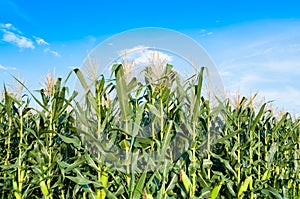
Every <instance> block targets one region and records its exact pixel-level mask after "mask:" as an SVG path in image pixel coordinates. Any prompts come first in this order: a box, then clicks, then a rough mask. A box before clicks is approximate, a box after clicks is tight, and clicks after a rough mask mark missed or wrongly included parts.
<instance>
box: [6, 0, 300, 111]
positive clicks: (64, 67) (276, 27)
mask: <svg viewBox="0 0 300 199" xmlns="http://www.w3.org/2000/svg"><path fill="white" fill-rule="evenodd" d="M299 9H300V2H299V3H298V2H297V1H257V0H254V1H247V2H245V1H243V2H242V1H200V0H199V1H179V0H174V1H158V0H153V1H117V0H112V1H86V2H83V1H69V0H65V1H57V0H52V1H38V0H32V1H25V0H18V1H17V0H0V81H1V83H2V82H10V81H12V78H11V76H10V75H9V74H15V75H17V74H20V76H21V77H22V78H23V79H24V80H26V84H27V85H28V86H29V87H30V88H31V89H37V88H39V87H40V86H39V82H40V81H42V80H43V79H44V78H43V77H45V75H46V73H47V72H48V70H51V71H53V69H54V68H55V69H56V74H57V76H66V74H67V73H68V72H69V71H70V70H71V67H76V66H77V67H79V66H80V65H81V63H82V61H83V59H84V58H85V57H86V55H87V52H89V51H91V50H92V49H93V48H95V47H96V46H97V45H98V44H99V43H100V42H102V41H103V40H104V39H106V38H108V37H110V36H112V35H114V34H116V33H119V32H122V31H126V30H129V29H132V28H141V27H163V28H170V29H174V30H177V31H180V32H182V33H185V34H187V35H188V36H190V37H191V38H193V39H195V40H196V41H197V42H199V44H200V45H202V46H203V47H204V48H205V49H206V51H207V52H208V54H209V55H210V56H211V58H212V59H213V60H214V62H215V64H216V66H217V69H218V71H219V72H220V74H221V77H222V79H223V83H224V86H225V89H226V90H227V91H230V92H232V93H235V92H236V91H237V89H240V91H241V93H242V94H245V95H248V94H249V93H250V91H252V92H253V93H254V92H259V94H260V96H265V97H266V99H267V100H275V102H274V103H275V106H279V107H284V108H285V109H286V110H288V111H291V112H293V113H300V101H299V99H300V81H299V77H300V12H299Z"/></svg>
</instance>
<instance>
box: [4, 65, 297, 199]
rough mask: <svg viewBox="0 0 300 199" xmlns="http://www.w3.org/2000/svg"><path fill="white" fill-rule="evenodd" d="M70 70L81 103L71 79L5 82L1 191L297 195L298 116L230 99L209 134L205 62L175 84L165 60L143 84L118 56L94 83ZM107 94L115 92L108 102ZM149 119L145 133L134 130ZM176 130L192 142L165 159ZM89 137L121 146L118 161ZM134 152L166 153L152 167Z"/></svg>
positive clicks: (97, 195) (96, 198) (98, 196)
mask: <svg viewBox="0 0 300 199" xmlns="http://www.w3.org/2000/svg"><path fill="white" fill-rule="evenodd" d="M148 72H149V73H151V71H150V70H149V71H148ZM70 75H76V76H77V78H78V80H79V81H80V83H81V85H82V87H83V88H85V89H86V98H85V106H84V108H82V107H81V106H80V104H79V103H74V100H75V99H76V96H77V92H76V91H71V90H70V89H69V88H68V87H67V86H66V82H67V81H68V78H66V80H65V81H63V80H62V79H61V78H58V79H56V80H55V82H54V83H53V84H52V85H50V88H49V89H41V90H38V91H37V93H31V92H30V91H29V90H28V89H27V90H25V91H23V92H22V93H19V94H16V93H13V92H10V91H9V90H8V89H7V88H6V87H5V86H4V88H3V90H4V92H3V97H2V98H1V101H0V150H1V151H0V197H1V198H2V199H8V198H17V199H21V198H45V199H53V198H63V199H64V198H93V199H104V198H124V199H125V198H126V199H128V198H129V199H139V198H142V199H153V198H157V199H162V198H211V199H215V198H226V199H230V198H300V168H299V166H300V165H299V164H300V120H299V119H297V118H296V119H293V118H292V116H291V115H290V114H289V113H285V114H283V115H282V116H281V117H280V118H278V117H275V116H274V113H273V112H272V111H270V110H268V106H267V104H266V103H265V104H263V105H262V106H261V107H260V108H259V109H255V108H254V107H253V106H252V103H253V102H252V99H246V98H245V97H244V98H241V99H240V100H239V101H238V103H237V105H236V106H233V105H232V104H231V102H230V100H229V99H227V100H226V101H225V102H224V105H223V108H222V110H221V114H222V118H223V119H222V125H218V132H219V133H218V134H217V135H216V136H213V135H212V128H211V126H212V123H214V122H215V121H214V115H215V113H214V112H213V109H211V106H210V101H209V100H208V99H206V98H205V97H204V96H203V95H202V94H201V92H202V91H201V89H202V81H203V70H201V71H200V72H199V74H197V75H196V80H197V81H196V82H195V83H193V84H191V83H187V84H186V85H184V86H180V85H178V86H177V88H176V89H173V87H172V85H174V82H176V81H177V80H178V79H177V74H176V73H174V71H173V69H172V66H171V65H167V66H166V67H165V71H164V73H163V75H164V77H166V78H164V79H161V80H160V81H158V82H156V83H153V82H151V79H150V76H151V75H150V76H149V77H148V79H146V80H147V81H146V84H144V85H141V84H139V83H137V82H136V80H135V79H134V78H133V79H132V80H131V81H127V80H126V78H124V67H123V65H121V64H116V65H114V66H113V69H112V77H111V78H110V79H105V78H104V77H103V76H100V77H99V78H98V80H97V81H96V82H95V85H94V86H93V87H92V88H93V89H89V87H88V85H87V84H88V83H87V81H86V80H85V78H84V76H83V74H82V71H81V70H79V69H75V70H74V71H72V72H71V73H70ZM68 77H69V76H68ZM17 81H18V84H20V85H21V86H25V85H23V83H22V82H21V81H19V80H17ZM24 89H26V87H24ZM112 92H115V93H117V97H116V98H115V99H112V100H110V98H109V96H110V95H111V93H112ZM33 102H34V103H35V104H37V107H33V106H32V105H31V104H32V103H33ZM116 107H117V110H116ZM118 110H119V112H118V113H117V114H116V111H118ZM116 116H118V117H119V118H117V117H116ZM121 121H122V122H121ZM149 121H151V123H149ZM147 125H148V126H149V125H150V127H151V126H152V127H153V128H149V129H150V130H149V131H150V132H152V136H149V137H136V135H138V134H139V133H141V132H140V130H139V129H141V127H143V128H144V129H145V128H146V126H147ZM182 129H185V130H184V132H183V131H182ZM181 131H182V132H183V133H185V134H188V135H189V137H190V138H191V141H190V142H191V143H190V145H189V148H188V149H187V150H185V151H184V152H183V153H182V154H181V155H180V156H179V157H176V158H172V157H170V154H171V153H172V152H171V151H170V150H169V149H168V146H170V145H171V142H172V139H173V138H174V136H175V135H176V133H182V132H181ZM88 138H90V139H88ZM91 140H96V141H97V140H104V141H105V143H107V146H113V145H117V146H119V147H120V148H121V149H122V150H123V151H124V154H125V157H124V159H125V160H126V161H125V162H126V164H125V165H124V167H121V168H116V166H113V165H112V164H111V162H117V161H118V156H117V155H118V154H112V156H113V157H112V160H113V161H111V162H107V161H105V159H104V158H103V156H104V153H106V152H105V150H103V151H102V150H101V149H98V148H97V146H92V145H93V143H92V142H91ZM182 145H184V144H183V143H182V142H178V143H176V146H177V147H178V148H180V147H183V146H182ZM132 151H139V152H140V153H141V154H149V153H151V152H153V151H158V152H161V153H163V152H164V154H166V156H168V157H169V158H168V161H165V162H164V161H162V162H160V164H157V165H156V167H153V168H152V169H151V170H147V169H139V168H138V166H136V165H135V164H133V162H132V161H133V160H132V159H130V157H129V154H130V152H132Z"/></svg>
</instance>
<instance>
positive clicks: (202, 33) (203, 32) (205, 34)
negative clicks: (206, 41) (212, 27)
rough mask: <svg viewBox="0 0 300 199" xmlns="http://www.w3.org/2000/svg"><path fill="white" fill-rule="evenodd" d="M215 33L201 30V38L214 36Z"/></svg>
mask: <svg viewBox="0 0 300 199" xmlns="http://www.w3.org/2000/svg"><path fill="white" fill-rule="evenodd" d="M212 34H213V32H212V31H208V30H206V29H201V30H200V37H206V36H209V35H212Z"/></svg>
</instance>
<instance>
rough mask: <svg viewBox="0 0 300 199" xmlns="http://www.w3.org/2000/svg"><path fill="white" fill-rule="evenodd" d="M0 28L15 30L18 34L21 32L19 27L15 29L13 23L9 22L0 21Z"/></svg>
mask: <svg viewBox="0 0 300 199" xmlns="http://www.w3.org/2000/svg"><path fill="white" fill-rule="evenodd" d="M0 29H6V30H11V31H14V32H17V33H19V34H22V32H21V31H20V30H19V29H17V28H16V27H15V26H14V25H12V24H11V23H0Z"/></svg>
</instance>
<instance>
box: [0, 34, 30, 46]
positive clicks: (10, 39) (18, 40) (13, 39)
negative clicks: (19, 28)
mask: <svg viewBox="0 0 300 199" xmlns="http://www.w3.org/2000/svg"><path fill="white" fill-rule="evenodd" d="M3 32H4V35H3V38H2V41H5V42H7V43H12V44H14V45H17V46H18V47H19V48H32V49H34V48H35V47H34V45H33V42H32V41H31V40H30V39H28V38H26V37H24V36H21V35H19V34H16V33H13V32H10V31H7V30H3Z"/></svg>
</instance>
